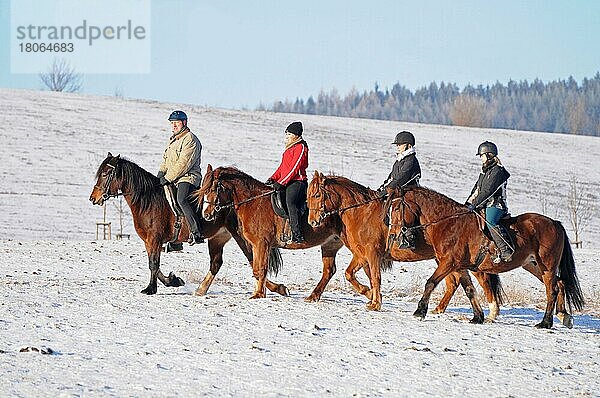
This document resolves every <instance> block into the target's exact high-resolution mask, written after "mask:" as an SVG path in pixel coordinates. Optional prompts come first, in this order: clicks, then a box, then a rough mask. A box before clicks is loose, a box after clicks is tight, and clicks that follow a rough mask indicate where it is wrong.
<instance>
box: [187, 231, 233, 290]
mask: <svg viewBox="0 0 600 398" xmlns="http://www.w3.org/2000/svg"><path fill="white" fill-rule="evenodd" d="M229 239H230V235H229V234H226V235H225V234H223V235H220V236H213V237H211V238H210V239H208V254H209V256H210V268H209V269H208V272H207V273H206V276H205V277H204V280H202V282H201V283H200V285H198V288H197V289H196V291H195V292H194V294H195V295H196V296H204V295H205V294H206V292H207V291H208V288H209V287H210V285H211V284H212V282H213V280H214V279H215V276H217V273H218V272H219V270H220V269H221V266H222V265H223V246H225V243H227V241H228V240H229Z"/></svg>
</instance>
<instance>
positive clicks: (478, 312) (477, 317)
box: [460, 271, 483, 323]
mask: <svg viewBox="0 0 600 398" xmlns="http://www.w3.org/2000/svg"><path fill="white" fill-rule="evenodd" d="M460 284H461V286H462V287H463V289H464V291H465V294H466V295H467V297H468V298H469V301H470V302H471V307H472V308H473V319H471V321H470V322H471V323H483V310H482V309H481V306H480V305H479V301H477V294H476V292H475V286H473V281H471V277H470V276H469V272H468V271H462V272H461V274H460Z"/></svg>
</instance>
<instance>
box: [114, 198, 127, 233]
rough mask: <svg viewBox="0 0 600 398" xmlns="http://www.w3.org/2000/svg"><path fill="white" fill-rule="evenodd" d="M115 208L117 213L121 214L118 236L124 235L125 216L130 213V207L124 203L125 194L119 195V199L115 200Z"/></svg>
mask: <svg viewBox="0 0 600 398" xmlns="http://www.w3.org/2000/svg"><path fill="white" fill-rule="evenodd" d="M113 205H114V206H115V209H116V210H117V214H118V215H119V234H118V236H121V237H123V221H124V219H125V216H126V215H128V214H129V211H128V207H127V206H125V205H124V203H123V196H119V200H118V201H117V202H113Z"/></svg>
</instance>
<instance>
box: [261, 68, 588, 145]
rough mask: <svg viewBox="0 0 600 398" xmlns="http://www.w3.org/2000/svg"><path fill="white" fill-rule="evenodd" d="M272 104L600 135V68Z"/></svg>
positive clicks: (327, 95)
mask: <svg viewBox="0 0 600 398" xmlns="http://www.w3.org/2000/svg"><path fill="white" fill-rule="evenodd" d="M258 109H261V110H264V109H265V107H264V106H259V108H258ZM269 110H271V111H274V112H289V113H304V114H311V115H331V116H349V117H360V118H369V119H383V120H401V121H407V122H418V123H433V124H447V125H458V126H472V127H492V128H506V129H517V130H535V131H547V132H553V133H554V132H557V133H558V132H560V133H572V134H584V135H594V136H600V72H599V73H596V75H595V76H594V77H593V78H592V79H587V78H586V79H583V81H582V82H581V84H578V83H577V82H576V81H575V79H573V78H572V77H569V78H568V79H567V80H558V81H551V82H548V83H544V82H542V81H541V80H538V79H536V80H534V81H533V82H531V83H529V82H528V81H527V80H524V81H519V82H516V81H512V80H511V81H509V82H508V84H506V85H504V84H502V83H499V82H496V84H494V85H492V86H482V85H479V86H477V87H474V86H472V85H468V86H466V87H464V88H463V89H462V90H460V88H459V87H458V86H457V85H456V84H453V83H451V84H446V83H443V82H442V83H441V84H440V85H438V84H436V83H435V82H434V83H431V84H430V85H429V86H428V87H423V88H420V89H418V90H416V91H415V92H412V91H411V90H409V89H407V88H406V87H405V86H403V85H401V84H400V83H396V84H394V86H393V87H392V89H391V90H389V89H387V88H386V89H385V90H383V91H382V90H381V89H380V87H379V86H378V85H377V84H375V87H374V89H373V90H371V91H369V92H367V91H364V92H362V93H360V92H358V91H356V90H355V89H352V90H351V91H350V92H349V93H348V94H346V95H345V96H340V95H339V93H338V92H337V90H335V89H333V90H332V91H330V92H329V93H326V92H323V91H321V93H319V95H318V96H317V97H316V99H315V98H313V97H312V96H311V97H309V98H308V99H307V100H306V101H305V100H303V99H300V98H296V100H295V101H289V100H285V101H276V102H275V103H274V104H273V106H272V107H271V108H269Z"/></svg>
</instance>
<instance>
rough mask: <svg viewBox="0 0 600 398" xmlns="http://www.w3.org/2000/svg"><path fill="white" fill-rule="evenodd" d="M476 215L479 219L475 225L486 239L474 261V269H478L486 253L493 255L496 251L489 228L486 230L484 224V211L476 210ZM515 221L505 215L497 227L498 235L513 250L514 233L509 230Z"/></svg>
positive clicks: (513, 218) (515, 219)
mask: <svg viewBox="0 0 600 398" xmlns="http://www.w3.org/2000/svg"><path fill="white" fill-rule="evenodd" d="M478 214H479V215H480V217H477V224H478V226H479V230H480V231H481V232H482V233H483V235H484V236H485V237H486V238H487V242H486V243H483V244H482V245H481V248H480V249H479V253H478V254H477V257H476V259H475V265H474V267H475V268H476V267H478V266H479V265H480V264H481V263H482V262H483V259H484V258H485V255H486V253H488V252H489V253H490V254H493V251H498V248H497V247H496V244H495V243H494V239H493V238H492V235H491V233H490V230H489V228H487V225H486V222H485V209H481V210H478ZM516 221H517V218H516V217H511V215H510V213H506V214H505V215H504V216H503V217H502V218H501V219H500V221H499V222H498V226H499V227H500V233H501V234H502V237H503V238H504V240H506V242H507V243H508V244H509V246H510V247H512V248H515V247H516V246H515V238H516V231H515V230H514V229H513V228H511V227H512V226H513V225H514V223H515V222H516Z"/></svg>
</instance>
